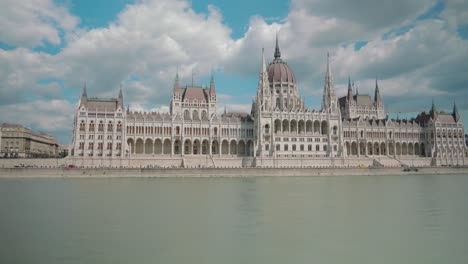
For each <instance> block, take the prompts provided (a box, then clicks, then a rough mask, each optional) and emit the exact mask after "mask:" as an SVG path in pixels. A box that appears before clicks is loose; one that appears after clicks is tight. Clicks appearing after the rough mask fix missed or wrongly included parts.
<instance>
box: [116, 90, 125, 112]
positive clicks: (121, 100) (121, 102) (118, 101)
mask: <svg viewBox="0 0 468 264" xmlns="http://www.w3.org/2000/svg"><path fill="white" fill-rule="evenodd" d="M117 103H118V106H120V108H122V109H123V108H124V104H123V93H122V84H120V89H119V98H118V100H117Z"/></svg>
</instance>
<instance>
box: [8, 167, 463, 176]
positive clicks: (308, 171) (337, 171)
mask: <svg viewBox="0 0 468 264" xmlns="http://www.w3.org/2000/svg"><path fill="white" fill-rule="evenodd" d="M436 174H439V175H440V174H462V175H468V168H467V167H423V168H418V171H409V172H407V171H403V169H402V168H289V169H284V168H236V169H218V168H204V169H203V168H202V169H184V168H172V169H164V168H159V169H61V168H3V169H0V178H133V177H278V176H352V175H369V176H370V175H375V176H379V175H380V176H383V175H436Z"/></svg>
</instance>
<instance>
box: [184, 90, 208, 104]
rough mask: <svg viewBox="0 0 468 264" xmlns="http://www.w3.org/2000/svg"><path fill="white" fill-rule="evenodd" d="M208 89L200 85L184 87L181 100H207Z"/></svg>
mask: <svg viewBox="0 0 468 264" xmlns="http://www.w3.org/2000/svg"><path fill="white" fill-rule="evenodd" d="M208 94H209V90H208V89H203V88H202V87H186V88H184V89H182V101H185V100H188V101H189V102H193V101H195V100H196V101H197V102H202V101H205V102H208Z"/></svg>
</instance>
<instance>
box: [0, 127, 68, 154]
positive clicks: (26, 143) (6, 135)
mask: <svg viewBox="0 0 468 264" xmlns="http://www.w3.org/2000/svg"><path fill="white" fill-rule="evenodd" d="M58 150H59V144H58V143H57V140H55V138H54V137H52V136H50V135H47V134H44V133H39V132H35V131H32V130H31V129H29V128H27V127H24V126H21V125H17V124H6V123H4V124H1V125H0V157H1V158H48V157H56V156H57V155H58Z"/></svg>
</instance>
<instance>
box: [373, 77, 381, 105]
mask: <svg viewBox="0 0 468 264" xmlns="http://www.w3.org/2000/svg"><path fill="white" fill-rule="evenodd" d="M374 103H375V105H381V104H382V98H381V97H380V91H379V83H378V82H377V79H375V94H374Z"/></svg>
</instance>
